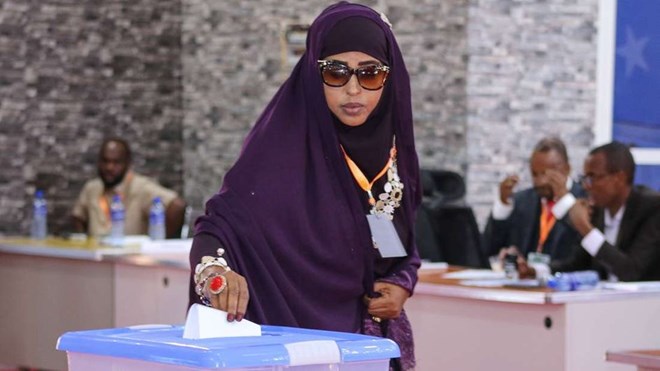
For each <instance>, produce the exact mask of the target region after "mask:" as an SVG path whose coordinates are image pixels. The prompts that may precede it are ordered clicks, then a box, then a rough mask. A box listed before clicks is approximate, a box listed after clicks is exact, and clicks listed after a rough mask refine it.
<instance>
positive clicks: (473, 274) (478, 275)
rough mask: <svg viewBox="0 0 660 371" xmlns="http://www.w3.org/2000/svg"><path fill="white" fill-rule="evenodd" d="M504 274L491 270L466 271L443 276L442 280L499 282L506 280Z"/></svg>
mask: <svg viewBox="0 0 660 371" xmlns="http://www.w3.org/2000/svg"><path fill="white" fill-rule="evenodd" d="M505 277H506V275H505V273H504V272H496V271H492V270H490V269H464V270H462V271H458V272H451V273H446V274H443V275H442V278H455V279H460V280H498V279H503V278H505Z"/></svg>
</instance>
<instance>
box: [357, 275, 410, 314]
mask: <svg viewBox="0 0 660 371" xmlns="http://www.w3.org/2000/svg"><path fill="white" fill-rule="evenodd" d="M374 291H375V292H377V293H379V294H380V296H379V297H377V298H368V299H367V301H368V308H367V310H368V311H369V314H370V315H372V316H374V317H378V318H381V319H393V318H397V317H399V315H400V314H401V310H402V309H403V304H404V303H405V302H406V300H408V297H409V296H410V294H409V293H408V290H406V289H404V288H403V287H401V286H398V285H395V284H392V283H388V282H376V283H375V284H374Z"/></svg>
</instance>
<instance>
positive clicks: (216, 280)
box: [209, 276, 225, 293]
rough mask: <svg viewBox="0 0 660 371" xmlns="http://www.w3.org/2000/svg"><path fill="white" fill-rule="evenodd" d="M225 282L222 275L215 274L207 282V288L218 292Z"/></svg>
mask: <svg viewBox="0 0 660 371" xmlns="http://www.w3.org/2000/svg"><path fill="white" fill-rule="evenodd" d="M224 284H225V278H224V277H222V276H215V277H213V279H212V280H211V283H210V284H209V288H210V289H211V291H212V292H218V293H219V292H220V290H222V288H223V286H224Z"/></svg>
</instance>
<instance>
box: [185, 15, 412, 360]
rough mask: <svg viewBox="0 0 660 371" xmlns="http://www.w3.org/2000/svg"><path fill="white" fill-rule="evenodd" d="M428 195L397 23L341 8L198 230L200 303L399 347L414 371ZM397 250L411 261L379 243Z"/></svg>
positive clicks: (313, 37)
mask: <svg viewBox="0 0 660 371" xmlns="http://www.w3.org/2000/svg"><path fill="white" fill-rule="evenodd" d="M420 199H421V189H420V183H419V170H418V161H417V155H416V152H415V143H414V138H413V123H412V109H411V101H410V80H409V77H408V72H407V71H406V67H405V65H404V62H403V58H402V56H401V52H400V50H399V47H398V45H397V43H396V40H395V39H394V35H393V34H392V30H391V29H390V25H389V23H388V22H387V19H386V18H385V17H384V16H381V15H380V14H378V13H376V12H375V11H374V10H372V9H370V8H368V7H366V6H362V5H357V4H350V3H347V2H340V3H337V4H335V5H332V6H330V7H328V8H327V9H325V10H324V11H323V12H322V13H321V14H320V15H319V17H318V18H317V19H316V20H315V21H314V23H313V24H312V25H311V27H310V29H309V32H308V36H307V48H306V52H305V53H304V54H303V56H302V58H301V59H300V61H299V62H298V64H297V65H296V67H295V68H294V70H293V72H292V73H291V76H290V77H289V79H287V80H286V81H285V82H284V84H283V85H282V87H281V88H280V89H279V91H278V92H277V94H276V95H275V96H274V97H273V99H272V100H271V102H270V104H268V106H267V107H266V109H265V110H264V112H263V113H262V115H261V117H260V118H259V119H258V121H257V123H256V124H255V126H254V128H253V129H252V131H251V132H250V134H249V135H248V137H247V139H246V141H245V143H244V146H243V149H242V152H241V155H240V157H239V158H238V160H237V162H236V164H235V165H234V166H233V167H232V168H231V170H229V172H228V173H227V174H226V177H225V180H224V184H223V185H222V188H221V189H220V191H219V192H218V194H216V195H215V196H213V197H212V198H211V199H210V200H209V201H208V203H207V204H206V215H204V216H202V217H200V218H199V219H198V221H197V223H196V235H195V238H194V242H193V247H192V250H191V253H190V264H191V267H192V268H193V279H192V280H191V281H193V280H194V282H195V283H192V282H191V291H190V300H191V303H195V302H205V303H206V304H207V305H212V306H213V307H216V308H219V309H222V310H225V311H227V312H228V320H230V321H231V320H234V319H235V320H239V321H240V320H241V319H242V318H243V317H245V318H248V319H250V320H251V321H254V322H257V323H261V324H269V325H281V326H295V327H304V328H314V329H323V330H333V331H344V332H361V333H365V334H370V335H377V336H384V337H388V338H390V339H393V340H394V341H396V342H397V343H398V345H399V347H400V348H401V358H400V359H398V360H394V361H393V368H394V369H402V370H408V369H413V368H414V365H415V361H414V352H413V337H412V331H411V327H410V323H409V321H408V319H407V317H406V314H405V311H404V310H403V304H404V302H405V301H406V299H407V298H408V297H409V296H410V295H411V294H412V292H413V288H414V286H415V284H416V282H417V269H418V267H419V257H418V254H417V249H416V246H415V242H414V241H415V239H414V237H413V233H414V232H413V231H414V228H413V226H414V222H415V219H414V218H415V211H416V209H417V207H418V206H419V203H420ZM367 215H369V217H370V218H372V219H370V220H367V217H366V216H367ZM374 216H375V218H374ZM374 219H375V220H376V222H374V225H372V222H373V221H374ZM375 225H379V226H375ZM388 228H389V230H390V231H391V232H392V234H391V235H390V237H389V238H388V237H387V234H386V232H383V231H387V230H388ZM392 236H393V238H392ZM372 237H373V238H372ZM397 237H398V238H397ZM393 240H396V241H395V242H396V243H394V244H393V245H396V244H397V243H398V242H399V241H400V242H401V244H400V247H401V249H400V250H399V253H396V252H394V253H392V249H394V250H396V248H392V247H390V246H386V245H389V244H387V243H385V244H382V243H381V244H378V243H377V242H378V241H393ZM219 248H222V250H218V249H219ZM386 250H387V251H386ZM404 250H405V251H404ZM216 251H218V253H220V254H224V255H222V257H221V258H219V257H217V253H216ZM384 256H385V257H384ZM227 266H228V267H230V269H228V268H227Z"/></svg>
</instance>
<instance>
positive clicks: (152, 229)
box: [149, 197, 165, 240]
mask: <svg viewBox="0 0 660 371" xmlns="http://www.w3.org/2000/svg"><path fill="white" fill-rule="evenodd" d="M149 237H151V239H152V240H164V239H165V206H163V202H162V201H161V200H160V197H154V201H153V203H152V204H151V210H150V211H149Z"/></svg>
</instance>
